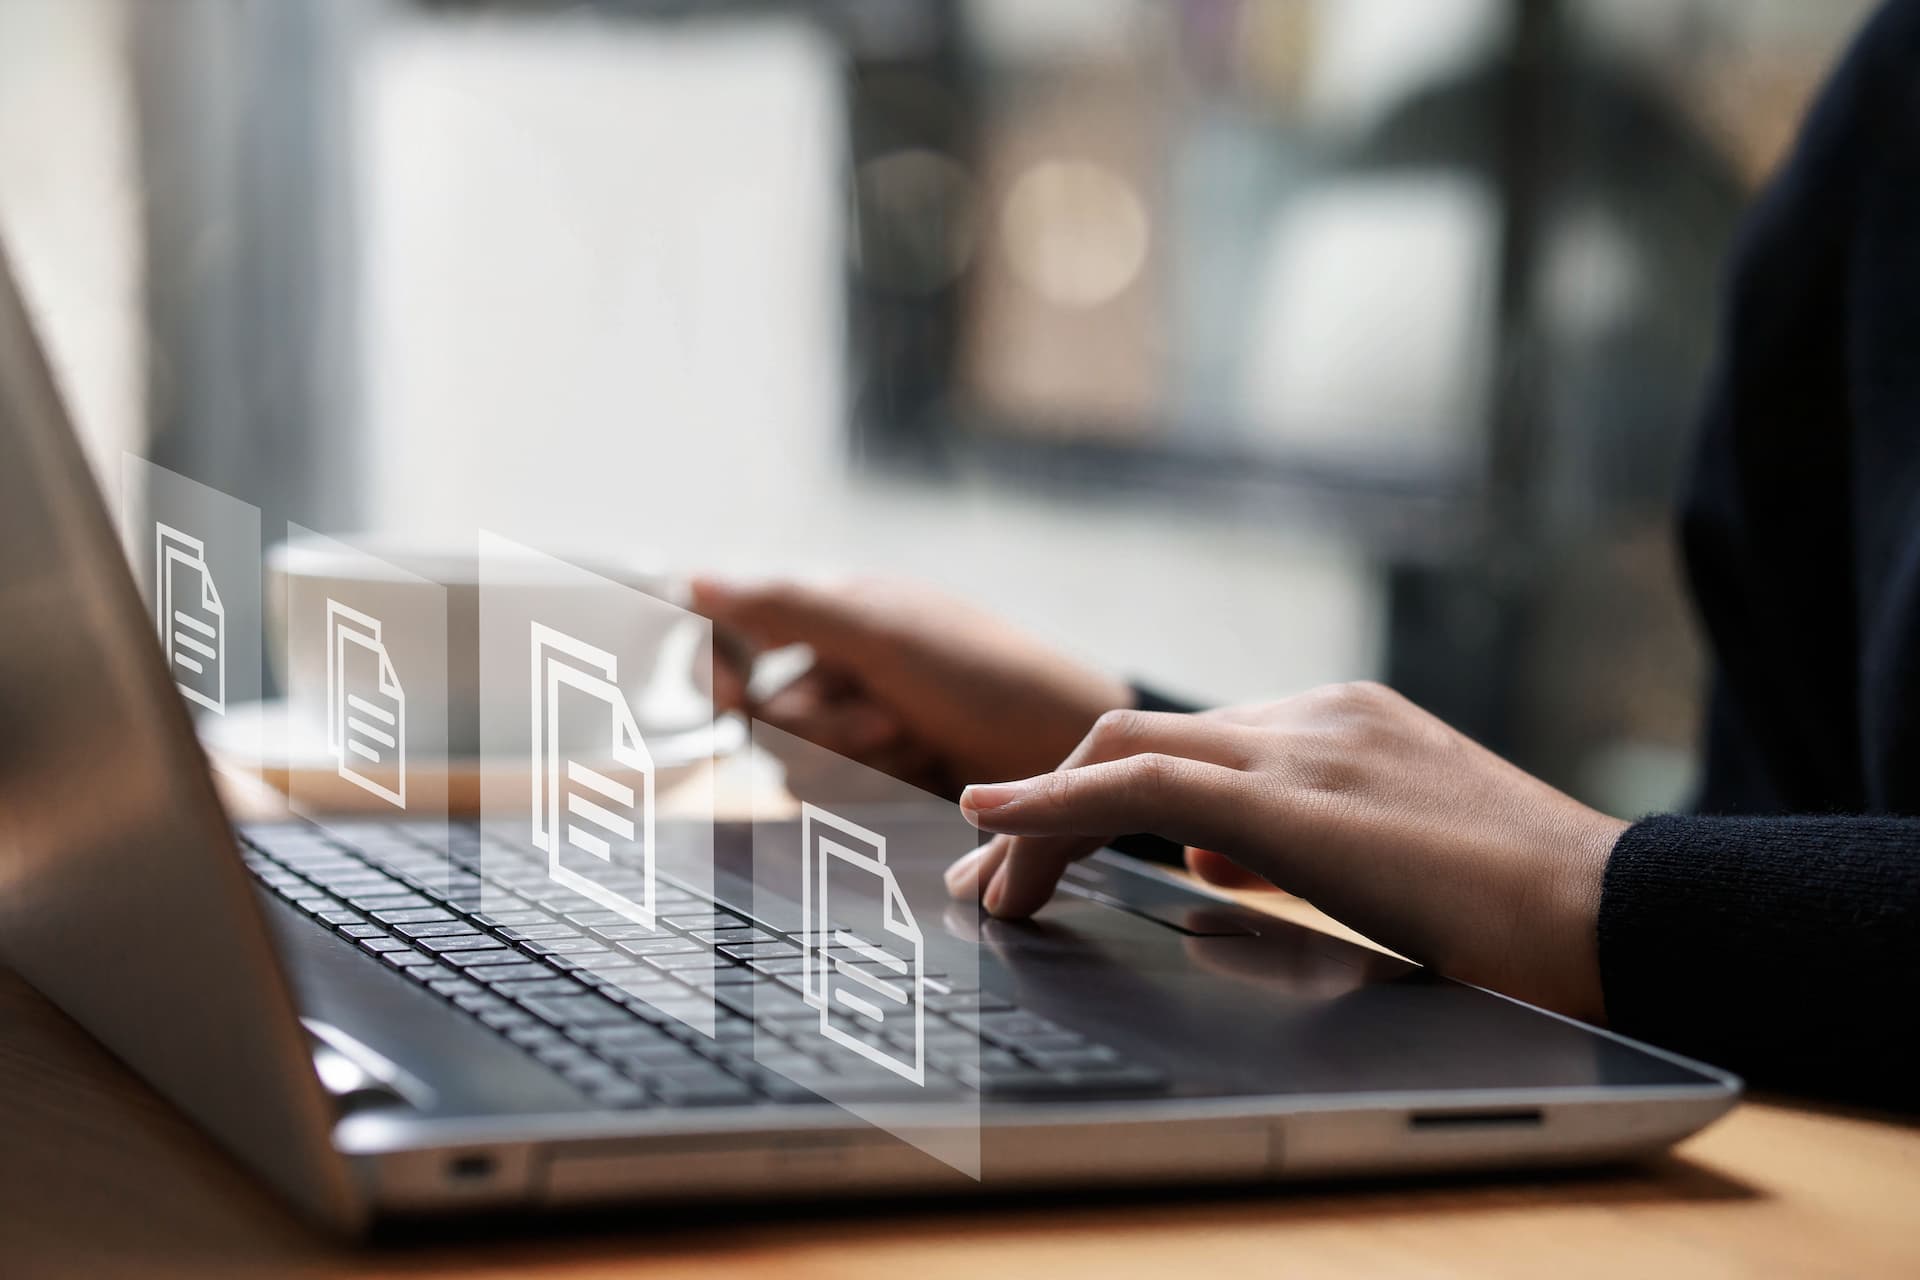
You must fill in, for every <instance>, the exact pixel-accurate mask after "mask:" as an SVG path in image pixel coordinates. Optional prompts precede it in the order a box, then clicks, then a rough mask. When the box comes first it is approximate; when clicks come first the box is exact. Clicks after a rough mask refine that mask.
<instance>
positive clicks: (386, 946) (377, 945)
mask: <svg viewBox="0 0 1920 1280" xmlns="http://www.w3.org/2000/svg"><path fill="white" fill-rule="evenodd" d="M360 945H361V946H362V947H364V948H365V949H367V950H368V951H373V952H380V951H405V950H407V949H408V948H407V944H406V943H404V942H402V941H400V939H398V938H393V937H388V936H387V935H385V934H381V935H380V936H379V937H374V938H362V939H360Z"/></svg>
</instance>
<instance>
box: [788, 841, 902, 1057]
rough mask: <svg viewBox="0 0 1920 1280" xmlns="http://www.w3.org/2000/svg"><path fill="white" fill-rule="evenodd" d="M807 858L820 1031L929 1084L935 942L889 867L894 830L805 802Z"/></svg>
mask: <svg viewBox="0 0 1920 1280" xmlns="http://www.w3.org/2000/svg"><path fill="white" fill-rule="evenodd" d="M800 858H801V866H800V885H801V888H800V903H801V914H802V916H803V918H804V920H805V929H806V932H805V936H804V938H803V940H802V942H803V945H802V949H801V952H800V987H801V994H802V995H804V996H805V997H806V1001H807V1003H808V1004H810V1005H812V1006H813V1007H814V1008H816V1009H818V1010H819V1011H820V1034H821V1035H823V1036H825V1037H826V1038H827V1039H828V1040H830V1041H832V1042H833V1043H834V1044H837V1045H839V1046H840V1047H841V1048H843V1049H851V1050H853V1052H855V1053H857V1054H859V1055H860V1056H861V1057H863V1058H865V1059H866V1060H867V1061H869V1062H871V1063H874V1064H875V1065H877V1066H881V1067H885V1068H886V1069H887V1070H889V1071H891V1072H893V1073H894V1074H895V1075H897V1076H900V1077H902V1078H904V1079H907V1080H911V1081H912V1082H913V1083H915V1084H917V1085H925V1084H926V1082H927V1067H926V1061H927V1057H926V1037H927V1029H926V1006H925V1004H924V993H925V985H926V958H925V944H924V941H923V939H922V938H921V935H920V926H918V925H917V924H915V923H914V920H913V912H912V910H911V909H910V908H909V907H908V906H907V899H906V895H904V894H903V893H901V892H900V883H899V881H898V880H896V879H895V878H894V875H893V870H892V869H891V868H890V867H888V866H887V839H886V837H885V836H883V835H880V834H878V833H877V832H873V831H869V830H867V829H866V828H865V827H863V826H860V825H859V824H858V823H854V822H849V821H847V820H846V819H845V818H842V817H840V816H838V815H837V814H833V813H829V812H828V811H827V810H825V809H822V808H819V807H818V806H816V805H812V804H802V805H801V807H800ZM905 1025H911V1027H912V1040H913V1048H912V1050H911V1051H910V1052H909V1051H908V1050H907V1049H906V1048H905V1047H904V1046H902V1045H901V1041H902V1040H904V1039H905V1038H906V1037H905V1035H904V1033H903V1032H902V1031H901V1030H900V1029H901V1028H902V1027H903V1026H905Z"/></svg>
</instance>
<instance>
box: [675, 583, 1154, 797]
mask: <svg viewBox="0 0 1920 1280" xmlns="http://www.w3.org/2000/svg"><path fill="white" fill-rule="evenodd" d="M693 606H694V608H695V609H696V610H698V611H699V612H701V613H703V614H705V615H706V616H707V617H709V618H711V619H712V620H713V622H714V625H715V628H716V633H717V634H719V635H725V636H729V637H731V638H732V639H733V640H735V641H736V642H740V643H742V644H743V645H744V650H743V651H742V652H737V653H729V652H727V646H726V645H724V644H721V643H718V642H716V644H715V646H714V648H715V658H714V666H715V671H714V679H713V685H714V703H715V706H716V707H717V708H718V709H720V710H732V711H744V712H748V713H750V714H752V715H754V716H756V717H758V718H759V719H761V720H764V721H766V722H767V723H769V724H772V725H773V726H775V727H776V728H779V729H784V730H786V731H787V732H788V733H791V734H793V735H794V736H795V737H798V738H803V739H805V740H806V741H808V742H811V743H813V744H814V745H816V746H820V747H825V748H826V749H828V750H829V751H833V752H837V753H838V754H840V755H842V756H846V757H848V758H849V759H852V760H856V761H858V762H859V763H861V764H864V765H867V766H868V767H870V768H874V769H878V770H880V771H881V772H884V773H888V774H891V775H893V776H894V777H896V778H901V779H904V780H905V781H908V782H911V783H914V784H916V785H918V786H921V787H924V788H926V789H927V790H929V791H934V792H937V793H939V794H942V795H946V796H948V797H952V796H953V795H955V794H956V793H957V792H958V791H959V789H960V787H961V786H962V785H963V784H965V783H967V782H972V781H976V780H978V779H981V778H1009V777H1018V776H1021V775H1023V774H1030V773H1038V772H1040V771H1041V770H1044V769H1051V768H1052V767H1053V766H1054V765H1056V764H1058V763H1059V762H1060V760H1061V758H1062V757H1063V756H1065V755H1066V754H1067V752H1068V751H1070V750H1072V749H1073V746H1074V744H1075V743H1076V742H1078V741H1080V739H1081V738H1082V737H1084V736H1085V735H1086V733H1087V731H1088V730H1089V729H1090V728H1092V727H1093V722H1094V721H1095V720H1096V719H1098V718H1099V716H1100V713H1101V712H1103V711H1109V710H1112V709H1113V708H1115V707H1124V706H1128V705H1130V704H1131V703H1132V700H1133V696H1132V691H1131V690H1129V689H1128V688H1127V686H1126V685H1125V684H1123V683H1121V682H1120V681H1118V680H1115V679H1112V678H1111V677H1108V676H1104V675H1102V674H1100V673H1099V672H1097V671H1092V670H1089V669H1088V668H1086V667H1083V666H1081V665H1080V664H1079V663H1076V662H1074V661H1073V660H1072V659H1070V658H1067V657H1065V656H1063V655H1061V654H1059V653H1056V652H1054V651H1053V650H1051V649H1049V648H1047V647H1046V646H1044V645H1042V644H1040V643H1039V642H1037V641H1035V640H1033V639H1031V638H1029V637H1028V636H1025V635H1023V634H1021V633H1020V632H1019V631H1017V630H1015V629H1014V628H1013V627H1011V626H1009V625H1007V624H1006V623H1004V622H1002V621H1000V620H999V619H997V618H994V617H992V616H991V615H989V614H986V613H983V612H981V611H979V610H977V609H974V608H971V607H970V606H967V605H964V604H961V603H960V602H959V601H957V600H953V599H950V598H948V597H946V596H943V595H940V594H938V593H936V592H933V591H930V590H927V589H925V588H922V587H915V586H911V585H908V584H905V583H898V582H886V581H861V582H853V583H848V584H845V585H839V586H816V585H810V584H804V583H799V582H771V583H764V584H755V585H730V584H726V583H722V582H718V581H714V580H711V579H701V580H697V581H696V582H695V583H694V585H693ZM793 644H804V645H806V646H808V647H809V648H811V649H812V650H813V655H814V661H813V666H812V667H811V668H810V669H809V670H808V671H807V672H806V674H804V675H802V676H800V677H799V678H798V679H796V680H794V681H793V682H792V683H790V684H788V685H786V686H784V687H783V688H781V689H780V690H779V691H778V692H776V693H774V694H772V695H771V696H769V697H767V698H766V699H765V700H764V701H760V702H755V701H753V700H752V699H751V698H750V697H749V695H748V692H747V677H748V671H747V667H748V666H749V665H750V664H751V662H752V659H753V657H754V655H755V653H756V652H757V651H760V650H765V649H774V648H780V647H783V646H786V645H793Z"/></svg>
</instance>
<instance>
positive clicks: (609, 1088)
mask: <svg viewBox="0 0 1920 1280" xmlns="http://www.w3.org/2000/svg"><path fill="white" fill-rule="evenodd" d="M586 1094H587V1096H588V1097H589V1098H592V1099H593V1100H594V1101H595V1102H597V1103H599V1104H600V1105H601V1106H603V1107H619V1108H622V1109H628V1108H633V1107H643V1106H645V1105H646V1104H647V1091H646V1090H645V1089H643V1088H641V1087H640V1086H639V1085H637V1084H635V1083H634V1082H633V1081H631V1080H608V1081H604V1082H602V1083H599V1084H593V1085H589V1086H587V1087H586Z"/></svg>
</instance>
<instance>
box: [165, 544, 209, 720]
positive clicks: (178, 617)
mask: <svg viewBox="0 0 1920 1280" xmlns="http://www.w3.org/2000/svg"><path fill="white" fill-rule="evenodd" d="M153 596H154V613H155V617H156V620H157V621H158V622H159V624H160V645H161V648H162V649H163V650H164V651H165V653H166V658H167V669H168V670H169V671H171V672H172V673H173V682H174V684H175V685H176V686H178V687H179V689H180V693H181V695H182V696H184V697H185V698H186V699H187V700H188V701H190V702H197V703H199V704H200V705H201V706H203V707H205V708H206V709H207V710H209V711H211V712H213V713H214V714H216V715H225V714H226V713H227V610H226V606H224V605H222V604H221V603H220V593H219V592H218V591H217V590H215V589H214V585H213V572H212V570H210V569H208V568H207V544H206V543H204V542H202V541H201V540H200V539H198V538H195V537H192V536H190V535H188V534H184V533H182V532H180V531H179V530H178V529H175V528H173V527H172V526H170V525H164V524H158V523H156V524H155V525H154V528H153Z"/></svg>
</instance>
